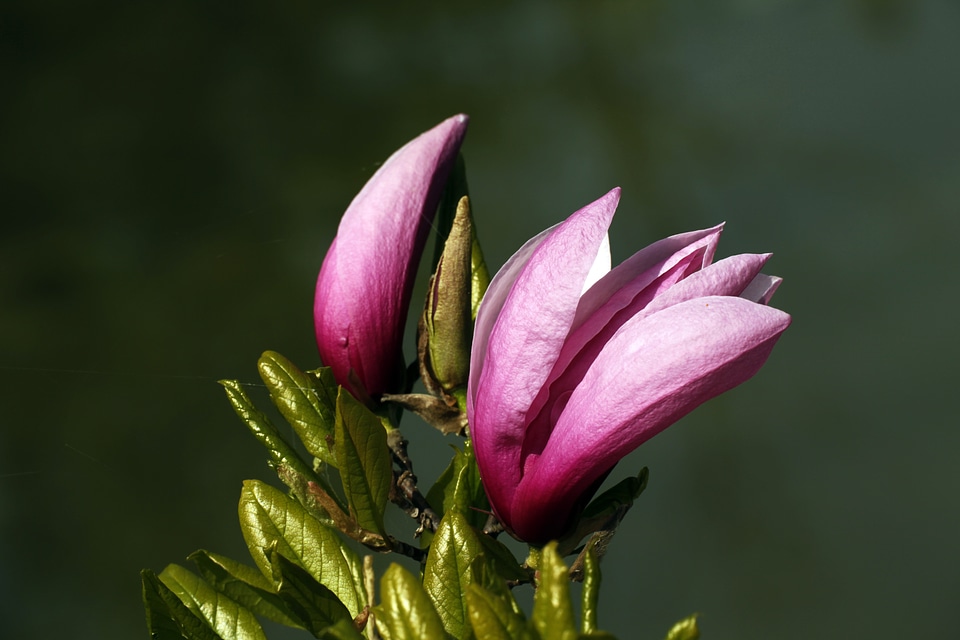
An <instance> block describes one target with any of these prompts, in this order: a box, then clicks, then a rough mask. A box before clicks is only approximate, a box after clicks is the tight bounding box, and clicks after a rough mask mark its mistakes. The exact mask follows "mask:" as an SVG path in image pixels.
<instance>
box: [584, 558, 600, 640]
mask: <svg viewBox="0 0 960 640" xmlns="http://www.w3.org/2000/svg"><path fill="white" fill-rule="evenodd" d="M599 600H600V561H599V560H598V559H597V554H596V553H594V551H593V549H592V548H591V549H588V550H587V552H586V554H585V555H584V557H583V632H584V633H591V632H593V631H596V630H597V606H598V603H599Z"/></svg>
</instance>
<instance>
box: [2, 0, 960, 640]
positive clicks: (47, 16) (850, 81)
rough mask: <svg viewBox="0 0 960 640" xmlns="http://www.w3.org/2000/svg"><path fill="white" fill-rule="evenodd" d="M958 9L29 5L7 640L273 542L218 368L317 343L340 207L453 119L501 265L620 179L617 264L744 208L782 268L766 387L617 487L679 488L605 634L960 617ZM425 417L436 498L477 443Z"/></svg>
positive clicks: (13, 260) (632, 536) (666, 442)
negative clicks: (173, 571) (260, 537)
mask: <svg viewBox="0 0 960 640" xmlns="http://www.w3.org/2000/svg"><path fill="white" fill-rule="evenodd" d="M348 5H349V6H348ZM958 32H960V6H958V5H957V4H956V3H955V2H952V1H950V0H942V1H936V0H925V1H922V2H910V1H908V0H830V1H817V0H813V1H805V2H798V1H790V0H770V1H767V2H758V1H751V0H735V1H734V0H723V1H720V2H710V3H706V2H692V1H689V0H679V1H673V2H667V1H666V0H645V1H641V2H620V1H612V0H607V1H597V2H589V3H588V2H582V3H574V2H548V1H544V0H526V1H521V2H514V3H504V2H490V3H483V4H482V6H477V5H472V4H467V3H455V4H449V3H419V4H418V3H396V2H378V3H320V2H309V1H306V0H302V1H297V2H286V3H247V2H230V3H228V2H193V1H189V2H187V1H171V2H163V3H106V2H87V3H70V2H62V1H56V0H49V1H40V2H37V1H30V2H25V1H21V0H11V1H8V2H5V3H4V6H3V8H2V9H0V56H2V58H0V60H2V69H3V76H2V87H3V88H2V91H0V163H2V165H0V207H2V209H3V230H2V232H0V389H2V392H0V393H2V399H3V400H2V416H3V417H2V426H0V553H2V555H0V558H2V562H0V636H2V637H4V638H57V637H70V638H73V639H75V640H80V639H87V638H90V639H94V638H96V639H99V640H103V639H113V638H124V639H126V638H136V637H146V635H147V634H146V629H145V625H144V622H143V612H142V608H141V604H140V586H139V576H138V572H139V570H140V569H141V568H144V567H150V568H152V569H154V570H157V571H159V570H160V569H162V568H163V566H165V565H166V564H167V563H168V562H181V563H185V560H184V558H185V556H186V555H187V554H189V553H190V552H192V551H193V550H195V549H197V548H207V549H211V550H216V551H219V552H222V553H226V554H229V555H232V556H234V557H237V558H246V554H245V549H244V546H243V541H242V538H241V536H240V531H239V527H238V525H237V518H236V502H237V498H238V496H239V489H240V482H241V480H243V479H244V478H252V477H260V478H269V477H270V476H271V472H270V471H269V469H268V468H267V467H266V465H265V456H264V454H263V453H262V452H261V450H260V449H259V446H258V445H257V444H256V443H255V442H254V440H253V439H252V438H251V437H250V436H249V435H248V434H247V432H246V431H245V429H244V427H243V426H242V424H241V423H240V422H239V421H238V420H237V418H236V417H235V416H234V415H233V413H232V411H231V410H230V408H229V407H228V405H227V403H226V401H225V399H224V396H223V393H222V391H221V390H220V388H219V387H218V386H217V384H216V381H217V380H218V379H221V378H237V379H240V380H242V381H245V382H250V383H251V385H254V384H255V383H257V382H258V379H257V375H256V369H255V362H256V359H257V357H258V356H259V354H260V353H261V352H262V351H263V350H265V349H274V350H277V351H279V352H281V353H283V354H285V355H286V356H288V357H289V358H291V359H292V360H293V361H294V362H297V363H298V364H300V365H301V366H302V367H304V368H309V367H313V366H316V365H317V364H318V361H317V355H316V350H315V345H314V343H313V331H312V318H311V306H312V296H313V286H314V280H315V277H316V273H317V271H318V269H319V266H320V262H321V260H322V258H323V254H324V251H325V250H326V247H327V246H328V245H329V243H330V241H331V239H332V238H333V235H334V233H335V230H336V225H337V221H338V218H339V216H340V214H341V213H342V211H343V210H344V209H345V207H346V206H347V204H348V203H349V201H350V199H351V198H352V196H353V194H354V193H355V192H356V191H357V190H358V189H359V188H360V186H361V185H362V184H363V183H364V181H365V180H366V179H367V178H368V177H369V176H370V175H371V173H372V172H373V171H374V170H375V169H376V167H377V166H378V163H379V162H381V161H382V160H383V159H385V158H386V157H387V156H388V155H389V154H390V153H391V152H392V151H393V150H394V149H396V148H397V147H399V146H400V145H402V144H403V143H404V142H406V141H407V140H408V139H410V138H412V137H414V136H415V135H416V134H418V133H419V132H421V131H423V130H425V129H427V128H429V127H431V126H432V125H433V124H435V123H437V122H439V121H440V120H442V119H443V118H445V117H447V116H449V115H451V114H453V113H457V112H466V113H469V114H470V115H471V118H472V120H471V125H470V131H469V134H468V136H467V142H466V144H465V146H464V153H465V156H466V159H467V165H468V172H469V178H470V184H471V192H472V195H473V200H474V207H475V212H476V215H477V217H478V221H479V222H478V223H479V225H480V227H479V233H480V237H481V240H482V242H483V243H484V246H485V248H486V253H487V258H488V261H489V263H490V264H491V265H492V266H493V267H496V266H498V265H499V264H501V263H502V262H503V261H504V260H505V259H506V258H507V257H509V255H510V253H511V252H512V251H513V250H515V249H516V248H517V247H519V246H520V244H522V242H523V241H524V240H525V239H527V238H528V237H530V236H531V235H533V234H534V233H536V232H538V231H539V230H541V229H543V228H545V227H546V226H548V225H551V224H553V223H555V222H556V221H558V220H560V219H561V218H563V217H565V216H566V215H568V214H569V213H571V212H572V211H574V210H575V209H576V208H578V207H580V206H581V205H583V204H585V203H587V202H589V201H591V200H593V199H595V198H597V197H599V196H600V195H602V194H603V193H605V192H606V191H607V190H609V189H610V188H612V187H614V186H617V185H619V186H621V187H622V188H623V200H622V202H621V205H620V210H619V213H618V216H617V218H616V220H615V222H614V227H613V234H612V240H613V252H614V258H615V260H621V259H623V258H625V257H626V256H628V255H630V254H631V253H632V252H633V251H635V250H637V249H639V248H640V247H641V246H643V245H645V244H647V243H649V242H651V241H653V240H655V239H657V238H660V237H662V236H665V235H668V234H672V233H676V232H680V231H686V230H690V229H694V228H701V227H705V226H709V225H713V224H715V223H717V222H719V221H722V220H725V221H726V222H727V228H726V231H725V233H724V238H723V241H722V243H721V248H720V251H719V252H718V256H724V255H730V254H733V253H738V252H746V251H750V252H762V251H772V252H774V254H775V256H774V258H773V259H772V261H771V262H770V263H769V266H768V270H769V271H770V272H772V273H776V274H778V275H781V276H783V277H784V278H785V284H784V286H783V287H782V288H781V290H780V292H779V293H778V294H777V296H776V298H775V304H776V305H777V306H779V307H780V308H783V309H786V310H789V311H790V312H791V313H792V314H793V315H794V325H793V326H792V327H791V329H790V330H789V331H788V332H787V334H785V336H784V337H783V339H782V340H781V343H780V344H779V346H778V347H777V349H776V351H775V352H774V354H773V357H772V358H771V360H770V361H769V363H768V365H767V366H766V368H765V369H764V370H763V371H762V373H761V374H760V375H759V376H757V377H756V378H755V379H754V380H752V381H750V382H749V383H747V384H746V385H744V386H742V387H741V388H739V389H737V390H735V391H733V392H731V393H729V394H727V395H726V396H724V397H722V398H720V399H717V400H715V401H713V402H711V403H710V404H708V405H706V406H704V407H701V408H700V409H699V410H697V411H696V412H695V413H694V414H692V415H691V416H689V417H688V418H687V419H685V420H683V421H682V423H681V424H679V425H677V426H676V427H675V428H672V429H670V430H668V431H667V432H665V433H664V434H662V435H660V436H658V437H657V438H655V439H654V440H653V441H651V442H650V443H648V444H647V445H644V446H643V447H642V448H641V449H640V450H639V451H637V452H635V453H634V454H632V455H631V456H630V457H629V458H628V459H627V460H625V461H624V462H623V463H622V465H621V466H620V467H619V468H618V470H617V471H616V472H615V473H614V474H613V476H612V479H619V478H622V477H624V476H625V475H626V474H628V473H635V472H636V471H637V470H638V469H639V468H640V467H641V466H644V465H647V466H649V467H650V470H651V481H650V486H649V488H648V490H647V492H646V494H645V495H644V496H643V497H642V498H641V499H640V501H639V502H638V503H637V505H636V506H635V507H634V509H633V511H632V512H631V513H630V514H629V515H628V517H627V519H626V521H625V524H624V525H623V527H622V529H621V531H620V533H619V534H618V536H617V538H616V539H615V541H614V543H613V545H612V548H611V549H610V552H609V556H608V558H607V562H605V564H604V567H603V568H604V581H605V586H604V590H603V592H602V601H601V602H602V605H601V607H602V608H601V611H600V623H601V626H602V627H603V628H605V629H607V630H609V631H612V632H614V633H616V634H618V635H619V637H621V638H625V639H626V638H649V639H655V638H660V637H662V636H663V634H664V633H665V631H666V630H667V629H668V628H669V626H670V625H671V624H672V622H674V621H675V620H677V619H679V618H681V617H683V616H685V615H687V614H689V613H692V612H695V611H696V612H700V613H701V614H702V617H701V628H702V630H703V632H704V637H705V638H708V639H709V640H727V639H733V638H779V639H782V640H790V639H797V640H800V639H808V638H874V639H877V640H879V639H885V638H890V639H893V638H897V639H899V638H905V637H945V635H944V634H946V635H950V633H952V631H951V630H953V629H955V628H956V615H955V610H956V599H957V596H958V594H960V573H958V569H960V565H958V561H960V545H958V544H957V540H960V508H958V504H957V502H958V500H957V495H958V494H960V480H958V477H957V471H956V463H957V458H958V452H960V430H958V429H957V427H958V420H957V414H956V410H955V404H954V403H955V398H956V391H955V387H956V386H957V383H958V381H960V378H958V375H957V362H958V357H960V352H958V351H960V350H958V345H960V340H958V339H957V332H956V326H957V319H956V317H957V312H958V310H960V305H958V302H957V294H958V285H957V273H958V266H960V265H958V261H957V260H956V258H955V251H956V249H955V244H956V238H957V236H958V232H960V222H958V220H960V218H958V213H960V205H958V203H960V124H958V122H960V119H958V113H960V38H958V37H957V33H958ZM251 389H252V390H253V391H254V394H255V397H256V398H257V399H259V400H261V401H263V398H264V394H263V390H262V389H259V388H258V387H256V386H251ZM257 393H260V395H256V394H257ZM405 430H406V431H407V434H408V436H410V437H411V439H412V440H413V441H414V445H413V446H414V449H413V453H414V455H415V456H416V457H417V459H419V460H420V463H419V465H420V466H419V467H418V471H419V472H420V476H421V481H422V483H423V484H424V485H425V486H429V484H430V483H431V482H432V480H433V479H434V478H435V476H436V474H437V473H438V472H439V465H440V461H442V460H443V459H445V458H446V453H445V452H446V451H447V450H446V449H445V447H446V444H447V442H445V441H444V440H443V438H442V437H441V436H440V435H439V434H437V433H434V432H432V431H430V430H429V429H428V428H427V427H425V426H422V425H420V424H418V423H416V421H413V420H411V421H409V422H407V423H406V426H405ZM402 525H404V523H402V522H400V523H399V525H398V526H402ZM276 637H278V638H279V637H284V636H281V635H279V634H278V635H277V636H276Z"/></svg>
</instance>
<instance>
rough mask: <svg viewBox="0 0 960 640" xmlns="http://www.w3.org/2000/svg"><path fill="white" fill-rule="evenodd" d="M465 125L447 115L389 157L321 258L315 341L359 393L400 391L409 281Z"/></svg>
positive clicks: (462, 119) (325, 361)
mask: <svg viewBox="0 0 960 640" xmlns="http://www.w3.org/2000/svg"><path fill="white" fill-rule="evenodd" d="M466 128H467V117H466V116H464V115H458V116H454V117H452V118H449V119H447V120H445V121H443V122H441V123H440V124H439V125H437V126H436V127H434V128H433V129H431V130H430V131H427V132H426V133H424V134H422V135H420V136H419V137H417V138H415V139H414V140H412V141H411V142H409V143H407V144H406V145H405V146H404V147H403V148H401V149H400V150H398V151H397V152H396V153H394V154H393V155H392V156H390V158H388V159H387V161H386V162H384V163H383V165H382V166H381V167H380V169H379V170H378V171H377V172H376V173H375V174H374V175H373V177H372V178H370V180H369V181H368V182H367V184H366V185H365V186H364V187H363V189H361V190H360V193H358V194H357V196H356V197H355V198H354V199H353V202H351V203H350V206H349V207H348V208H347V211H346V212H345V213H344V214H343V219H342V220H341V221H340V227H339V229H338V230H337V237H336V238H335V239H334V241H333V244H332V245H331V247H330V250H329V251H328V252H327V255H326V257H325V258H324V260H323V266H322V268H321V269H320V275H319V277H318V278H317V289H316V297H315V300H314V309H313V311H314V326H315V329H316V336H317V347H318V349H319V351H320V358H321V360H322V361H323V364H325V365H326V366H329V367H330V368H331V369H333V374H334V376H335V378H336V380H337V382H339V383H340V384H341V385H344V386H346V387H347V388H349V389H350V390H351V391H352V392H353V393H354V395H356V396H358V397H360V398H371V397H378V396H380V395H381V394H383V393H387V392H391V391H393V392H396V391H400V390H402V387H403V384H404V370H405V363H404V359H403V353H402V348H401V347H402V340H403V328H404V323H405V321H406V317H407V309H408V307H409V305H410V296H411V293H412V289H413V281H414V278H415V276H416V273H417V266H418V265H419V263H420V255H421V254H422V253H423V248H424V244H425V243H426V239H427V235H428V232H429V230H430V226H431V224H432V221H433V217H434V214H435V213H436V208H437V204H438V202H439V200H440V196H441V194H442V192H443V187H444V184H445V182H446V180H447V176H448V175H449V173H450V169H451V167H452V166H453V164H454V162H455V160H456V157H457V152H458V150H459V148H460V144H461V142H462V141H463V136H464V134H465V133H466Z"/></svg>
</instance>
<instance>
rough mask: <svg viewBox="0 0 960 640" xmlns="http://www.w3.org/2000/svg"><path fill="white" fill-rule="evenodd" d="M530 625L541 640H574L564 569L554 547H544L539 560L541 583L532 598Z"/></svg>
mask: <svg viewBox="0 0 960 640" xmlns="http://www.w3.org/2000/svg"><path fill="white" fill-rule="evenodd" d="M531 618H532V620H533V625H534V627H535V628H536V630H537V631H538V632H539V634H540V638H541V640H568V639H570V640H572V639H574V638H576V637H577V630H576V627H575V625H574V621H573V606H572V603H571V602H570V577H569V575H568V572H567V565H565V564H564V563H563V560H562V559H561V558H560V556H559V554H557V543H556V542H551V543H549V544H548V545H547V546H545V547H544V548H543V550H542V553H541V556H540V583H539V584H538V585H537V593H536V595H535V596H534V598H533V615H532V617H531Z"/></svg>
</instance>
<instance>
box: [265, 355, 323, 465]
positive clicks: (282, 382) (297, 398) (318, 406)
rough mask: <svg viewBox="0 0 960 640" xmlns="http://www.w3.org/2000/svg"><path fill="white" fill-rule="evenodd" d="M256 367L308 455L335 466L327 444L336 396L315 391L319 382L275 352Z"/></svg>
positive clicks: (271, 397) (274, 402)
mask: <svg viewBox="0 0 960 640" xmlns="http://www.w3.org/2000/svg"><path fill="white" fill-rule="evenodd" d="M257 366H258V369H259V371H260V378H261V379H262V380H263V383H264V384H265V385H266V386H267V390H269V392H270V399H271V400H273V404H275V405H276V407H277V409H278V410H279V411H280V414H281V415H283V417H284V419H285V420H286V421H287V422H289V423H290V426H291V427H293V430H294V431H296V433H297V436H299V438H300V441H301V442H303V445H304V447H306V449H307V451H308V452H310V455H312V456H314V457H317V458H319V459H320V460H323V461H324V462H326V463H327V464H330V465H333V466H334V467H335V466H337V461H336V457H335V455H334V453H333V451H332V450H331V449H330V444H329V440H331V439H332V438H333V429H334V419H335V415H336V405H335V404H334V403H335V401H336V395H334V396H333V397H331V396H330V395H329V392H328V391H329V390H328V389H320V390H318V387H319V386H320V385H321V384H322V382H320V379H318V378H317V377H314V376H310V375H308V374H306V373H304V372H303V371H301V370H300V369H298V368H297V367H296V365H294V364H293V363H292V362H290V361H289V360H287V359H286V358H284V357H283V356H282V355H280V354H279V353H276V352H274V351H265V352H264V354H263V355H262V356H260V360H259V362H258V363H257ZM335 384H336V383H334V385H335ZM334 394H336V386H334Z"/></svg>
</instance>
